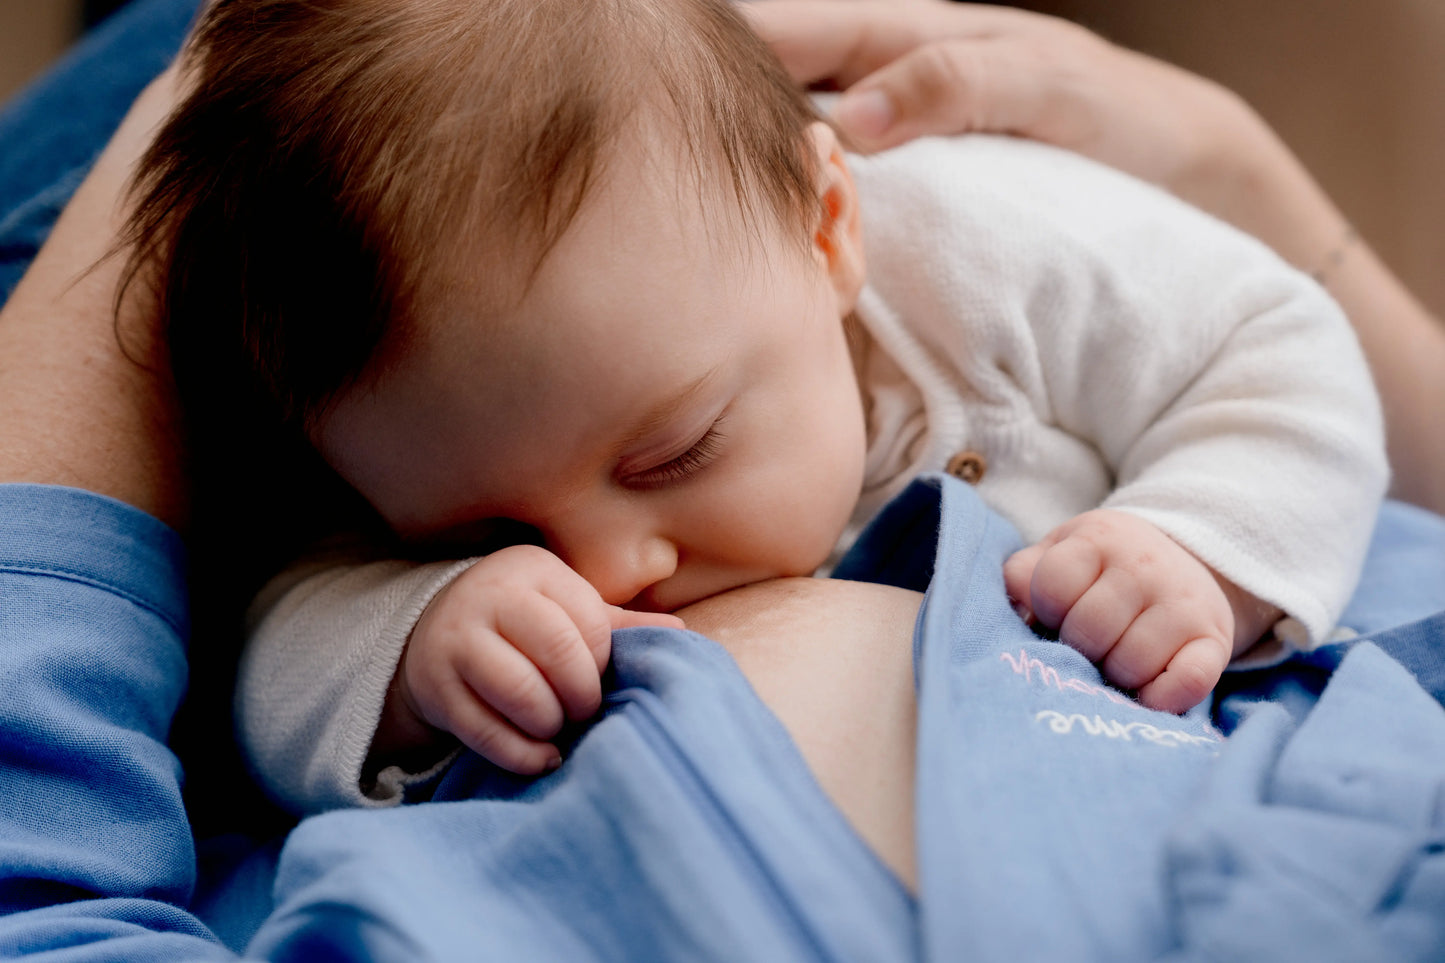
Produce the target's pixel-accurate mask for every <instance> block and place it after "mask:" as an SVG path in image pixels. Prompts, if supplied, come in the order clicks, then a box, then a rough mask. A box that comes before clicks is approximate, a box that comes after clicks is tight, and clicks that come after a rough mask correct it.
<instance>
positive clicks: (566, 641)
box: [497, 595, 610, 719]
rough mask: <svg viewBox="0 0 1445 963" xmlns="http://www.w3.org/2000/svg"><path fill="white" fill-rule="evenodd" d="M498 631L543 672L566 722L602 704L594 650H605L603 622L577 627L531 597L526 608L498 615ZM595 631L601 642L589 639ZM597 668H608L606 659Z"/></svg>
mask: <svg viewBox="0 0 1445 963" xmlns="http://www.w3.org/2000/svg"><path fill="white" fill-rule="evenodd" d="M604 618H605V616H604ZM497 631H498V632H499V633H500V634H501V635H502V637H503V638H505V639H506V640H507V641H508V642H510V643H511V644H512V646H513V647H514V648H516V650H517V651H518V652H520V653H521V654H522V655H524V656H526V657H527V659H529V660H530V661H531V663H532V665H534V666H536V667H537V669H538V670H539V671H541V673H542V675H543V677H545V679H546V681H547V684H548V685H550V686H551V689H552V691H553V692H554V693H556V697H557V699H558V700H559V701H560V702H561V704H562V708H563V710H564V711H565V712H566V714H567V717H568V718H570V719H586V718H589V717H590V716H591V715H592V714H593V713H595V712H596V711H597V709H598V708H599V707H600V706H601V705H602V676H601V669H600V668H599V665H598V660H597V657H596V655H595V653H594V649H595V648H596V647H598V646H599V645H601V646H603V647H604V649H603V651H604V652H605V651H607V649H606V648H605V647H606V646H607V644H608V642H607V638H608V637H610V629H609V628H608V626H607V624H606V622H603V623H602V625H601V626H600V627H599V626H597V625H589V624H587V623H579V622H578V620H577V619H576V618H574V617H573V615H571V614H570V613H569V612H568V611H567V610H566V609H564V608H563V607H562V606H561V605H560V604H558V603H557V602H555V601H553V600H552V599H551V598H548V597H547V596H544V595H534V596H532V597H531V598H530V599H529V600H528V604H526V605H513V606H507V607H505V608H503V609H502V610H501V611H500V612H498V615H497ZM599 632H600V634H601V635H602V636H603V639H602V640H601V641H600V642H599V641H598V640H597V639H595V638H589V636H596V635H597V634H599ZM601 664H602V665H606V656H605V655H604V656H603V658H602V660H601ZM513 718H515V716H513Z"/></svg>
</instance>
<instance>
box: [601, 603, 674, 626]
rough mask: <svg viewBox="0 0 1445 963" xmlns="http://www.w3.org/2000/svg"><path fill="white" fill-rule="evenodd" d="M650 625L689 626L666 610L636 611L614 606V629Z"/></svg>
mask: <svg viewBox="0 0 1445 963" xmlns="http://www.w3.org/2000/svg"><path fill="white" fill-rule="evenodd" d="M648 625H650V626H655V627H657V628H663V629H685V628H687V626H685V625H683V624H682V619H680V618H678V617H677V616H675V615H669V614H667V613H666V612H636V611H633V610H632V609H624V608H622V607H621V606H619V605H614V606H612V627H613V628H614V629H632V628H638V627H640V626H648Z"/></svg>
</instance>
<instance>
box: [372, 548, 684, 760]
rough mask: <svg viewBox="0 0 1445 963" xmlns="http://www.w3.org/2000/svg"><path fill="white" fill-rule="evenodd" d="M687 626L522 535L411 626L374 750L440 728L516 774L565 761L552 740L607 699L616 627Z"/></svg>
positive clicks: (414, 741) (429, 736) (415, 740)
mask: <svg viewBox="0 0 1445 963" xmlns="http://www.w3.org/2000/svg"><path fill="white" fill-rule="evenodd" d="M634 625H662V626H672V627H676V628H681V627H682V620H681V619H679V618H678V617H677V616H675V615H653V614H648V613H644V612H632V611H628V610H626V609H621V608H618V607H617V606H615V605H608V604H607V603H606V602H604V601H603V600H602V597H601V596H599V595H598V594H597V590H596V589H594V588H593V587H592V586H591V585H590V584H588V583H587V581H586V580H585V579H583V578H582V576H580V575H578V574H577V573H576V572H574V571H573V570H572V569H571V568H569V567H568V566H567V565H566V563H564V562H563V561H562V560H561V559H560V558H558V557H557V556H556V555H553V554H552V553H551V552H549V551H547V550H546V549H542V548H538V547H536V546H533V545H515V546H511V547H509V548H504V549H502V550H500V551H497V552H494V553H493V554H491V555H488V556H487V557H485V558H483V559H481V560H480V561H478V562H477V563H476V564H475V565H473V566H472V567H471V568H469V569H467V570H466V571H465V572H463V573H462V574H461V575H460V576H459V577H458V578H457V579H456V580H455V581H454V582H452V583H451V584H450V585H448V586H447V587H446V588H445V589H443V590H442V591H441V592H439V593H438V594H437V596H436V598H434V599H432V601H431V604H430V605H428V606H427V608H426V611H425V612H423V613H422V616H421V618H420V619H419V620H418V621H417V624H416V627H415V628H414V629H412V633H411V639H410V640H409V641H408V642H407V646H406V650H405V651H404V652H403V654H402V659H401V665H400V667H399V668H398V669H397V674H396V679H395V680H394V681H393V683H392V689H391V692H390V694H389V695H388V697H387V709H386V712H385V713H383V720H382V727H381V729H380V730H379V731H378V733H377V740H376V742H375V743H373V755H374V756H375V755H376V754H377V752H378V750H380V749H382V747H385V748H386V749H389V750H391V751H395V750H396V749H397V748H402V747H408V746H410V747H416V746H418V745H419V744H421V743H422V742H423V741H424V740H429V741H434V735H435V733H434V732H432V731H431V730H430V729H429V727H435V728H436V729H443V730H446V731H447V732H450V733H452V734H453V735H455V736H456V737H457V738H458V739H460V740H461V741H462V742H463V743H464V744H465V745H466V746H467V747H469V748H470V749H472V750H474V751H475V752H477V753H478V754H480V755H482V756H485V757H486V758H487V759H489V760H491V761H492V762H493V763H495V764H496V765H498V766H500V767H502V768H503V769H508V770H511V771H512V772H516V773H522V774H524V775H532V774H535V773H540V772H544V771H546V770H548V769H551V768H555V767H556V766H557V765H558V764H559V763H560V762H561V756H560V754H559V753H558V751H557V747H556V746H554V745H552V744H551V743H550V742H548V740H549V739H551V738H552V737H553V736H555V735H556V734H557V733H558V732H559V731H560V730H561V729H562V726H563V724H564V722H565V721H566V720H568V719H571V720H580V719H587V718H589V717H591V716H592V714H593V713H595V712H596V711H597V710H598V708H599V707H600V706H601V704H602V684H601V679H602V672H603V670H604V669H606V667H607V660H608V658H609V656H610V653H611V647H612V630H613V629H620V628H626V627H628V626H634Z"/></svg>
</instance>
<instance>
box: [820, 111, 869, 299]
mask: <svg viewBox="0 0 1445 963" xmlns="http://www.w3.org/2000/svg"><path fill="white" fill-rule="evenodd" d="M808 140H809V143H810V144H811V145H812V148H813V150H814V151H816V157H815V161H816V168H815V170H816V175H815V179H814V186H815V188H816V190H817V196H818V211H819V213H818V226H817V228H816V229H815V230H814V231H813V254H814V256H815V257H817V258H818V260H819V262H820V263H821V264H822V265H823V266H824V268H825V269H826V270H827V272H828V276H829V277H830V278H831V279H832V281H833V290H834V291H836V292H837V295H838V307H839V316H840V317H841V316H842V315H844V314H847V313H848V312H850V311H852V310H853V306H854V303H855V302H856V301H857V300H858V291H859V290H860V289H861V288H862V287H863V276H864V263H863V225H862V221H861V219H860V217H859V213H858V191H857V189H856V188H855V187H854V186H853V175H852V174H850V173H849V172H848V164H847V161H845V160H844V158H843V145H842V144H841V143H839V141H838V135H837V134H836V133H835V132H834V131H833V128H831V127H829V126H828V125H827V124H825V123H823V122H822V121H814V122H813V123H812V124H809V125H808Z"/></svg>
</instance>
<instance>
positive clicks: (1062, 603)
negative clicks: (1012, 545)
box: [1004, 509, 1261, 712]
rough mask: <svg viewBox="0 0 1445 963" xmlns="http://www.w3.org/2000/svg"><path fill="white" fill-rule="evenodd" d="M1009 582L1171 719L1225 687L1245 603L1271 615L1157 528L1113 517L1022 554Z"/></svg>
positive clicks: (1058, 534) (1104, 513) (1013, 560)
mask: <svg viewBox="0 0 1445 963" xmlns="http://www.w3.org/2000/svg"><path fill="white" fill-rule="evenodd" d="M1004 584H1005V585H1006V586H1007V588H1008V592H1009V595H1010V596H1011V597H1012V598H1013V599H1014V600H1015V601H1016V603H1019V604H1020V605H1021V607H1022V608H1024V609H1026V610H1027V611H1026V612H1025V614H1026V615H1028V614H1032V616H1033V617H1034V618H1036V619H1037V620H1038V621H1039V622H1040V623H1042V624H1043V625H1044V626H1046V627H1048V628H1050V629H1057V630H1058V633H1059V640H1060V641H1062V642H1064V643H1065V644H1067V645H1070V646H1072V647H1073V648H1075V649H1077V650H1078V651H1079V652H1081V653H1083V654H1084V655H1085V656H1086V657H1088V659H1089V660H1090V661H1091V662H1096V663H1098V664H1099V667H1100V669H1101V670H1102V671H1103V673H1104V675H1105V677H1106V678H1108V679H1109V681H1110V682H1112V683H1114V684H1115V685H1117V686H1119V687H1120V688H1123V689H1137V690H1138V696H1139V701H1140V702H1142V703H1144V705H1146V706H1149V707H1150V708H1153V709H1163V710H1165V711H1168V712H1183V711H1184V710H1186V709H1188V708H1190V707H1191V706H1193V705H1195V704H1196V703H1198V702H1199V701H1200V700H1201V699H1203V698H1204V697H1205V696H1206V695H1208V694H1209V691H1210V690H1211V689H1213V688H1214V685H1215V683H1216V682H1218V681H1219V676H1220V674H1221V673H1222V672H1223V671H1224V667H1225V666H1226V665H1227V664H1228V663H1229V660H1230V658H1231V656H1232V655H1233V653H1234V645H1235V637H1236V632H1235V630H1236V620H1235V610H1234V603H1235V596H1236V595H1237V596H1239V597H1240V604H1246V605H1247V604H1249V603H1253V605H1254V606H1255V608H1256V609H1260V608H1261V607H1260V606H1259V603H1257V602H1254V600H1253V599H1252V597H1250V596H1247V595H1245V593H1243V592H1241V591H1240V590H1239V589H1237V588H1235V587H1234V586H1232V585H1230V584H1229V583H1227V582H1222V580H1220V579H1219V578H1218V577H1217V576H1216V575H1215V573H1214V572H1213V570H1212V569H1210V568H1209V567H1208V566H1206V565H1205V564H1204V563H1203V562H1201V561H1199V559H1197V558H1195V557H1194V556H1193V555H1191V554H1190V553H1189V552H1188V551H1187V550H1186V549H1185V548H1184V547H1183V546H1181V545H1180V544H1179V543H1178V542H1175V541H1174V540H1173V539H1171V538H1170V537H1169V536H1167V535H1165V534H1164V533H1163V532H1161V531H1160V530H1159V529H1157V528H1155V527H1154V526H1153V525H1151V524H1149V523H1148V522H1146V521H1144V520H1143V519H1142V518H1139V517H1137V516H1135V515H1131V514H1129V513H1127V512H1120V511H1112V510H1109V509H1098V510H1095V511H1091V512H1085V513H1084V514H1082V515H1079V516H1078V517H1076V518H1073V519H1070V520H1069V521H1067V522H1065V523H1064V524H1063V525H1060V526H1059V527H1058V528H1056V529H1054V530H1053V531H1052V532H1050V533H1049V534H1048V535H1047V536H1046V537H1045V538H1044V540H1043V541H1041V542H1039V543H1038V544H1036V545H1031V546H1029V547H1028V548H1025V549H1023V550H1021V551H1018V552H1015V553H1014V554H1013V555H1012V556H1011V557H1010V558H1009V559H1008V561H1007V562H1005V563H1004ZM1227 593H1228V594H1227ZM1246 600H1247V601H1246ZM1249 641H1250V642H1252V641H1253V639H1250V640H1249ZM1245 644H1248V643H1245Z"/></svg>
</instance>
